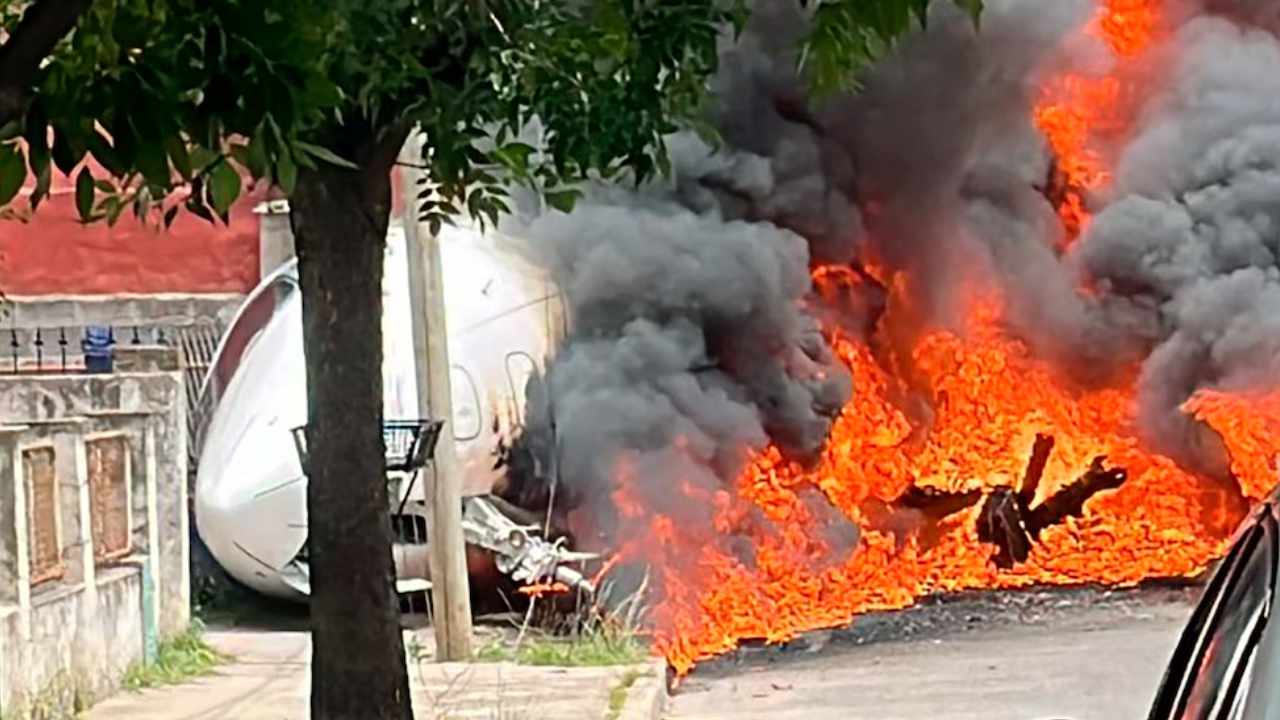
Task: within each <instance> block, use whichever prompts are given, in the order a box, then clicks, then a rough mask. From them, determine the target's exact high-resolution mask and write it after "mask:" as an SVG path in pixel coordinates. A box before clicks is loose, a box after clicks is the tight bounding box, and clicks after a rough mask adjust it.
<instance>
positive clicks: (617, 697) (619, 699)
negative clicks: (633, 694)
mask: <svg viewBox="0 0 1280 720" xmlns="http://www.w3.org/2000/svg"><path fill="white" fill-rule="evenodd" d="M645 675H648V673H646V672H644V671H641V670H628V671H627V674H626V675H623V676H622V681H621V682H619V683H618V684H617V685H615V686H614V688H613V689H612V690H610V691H609V714H608V715H607V716H606V718H607V720H618V717H619V716H621V715H622V708H623V707H624V706H626V704H627V692H628V691H630V690H631V686H632V685H635V684H636V681H637V680H639V679H640V678H642V677H644V676H645Z"/></svg>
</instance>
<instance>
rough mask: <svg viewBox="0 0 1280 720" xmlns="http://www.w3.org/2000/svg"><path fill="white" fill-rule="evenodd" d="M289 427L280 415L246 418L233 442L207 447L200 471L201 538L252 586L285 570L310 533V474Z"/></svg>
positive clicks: (198, 522) (198, 507)
mask: <svg viewBox="0 0 1280 720" xmlns="http://www.w3.org/2000/svg"><path fill="white" fill-rule="evenodd" d="M286 424H287V423H284V422H282V421H281V419H280V418H279V417H278V416H275V415H256V416H253V417H250V418H246V419H245V420H244V422H243V424H242V426H241V427H240V428H238V432H237V433H236V435H235V437H234V440H233V441H232V442H229V443H227V444H226V446H224V447H207V448H206V452H205V453H204V454H203V455H202V458H201V464H200V468H199V474H198V475H197V478H198V479H197V484H196V508H195V510H196V528H197V531H198V532H199V534H200V538H201V539H202V540H203V541H204V543H205V545H206V546H207V547H208V548H209V551H210V552H211V553H212V554H213V556H214V558H215V559H216V560H217V561H218V563H219V564H220V565H222V567H223V568H224V569H226V570H227V571H228V572H229V573H231V575H232V576H233V577H235V578H236V579H237V580H240V581H241V582H244V583H246V584H249V585H251V586H256V585H258V584H259V583H261V582H263V577H262V576H263V575H267V576H273V575H274V574H276V573H278V571H279V569H280V568H281V567H283V566H284V565H285V564H287V563H288V562H289V561H290V560H291V559H293V557H294V556H295V555H296V554H297V552H298V550H299V549H300V548H301V547H302V544H303V543H304V542H305V541H306V537H307V521H306V477H305V476H304V475H303V474H302V468H301V465H300V463H299V461H298V457H297V451H296V450H295V448H294V446H293V440H292V436H291V434H290V432H289V429H288V428H286V427H285V425H286ZM228 435H229V434H227V433H224V434H223V435H222V437H227V436H228Z"/></svg>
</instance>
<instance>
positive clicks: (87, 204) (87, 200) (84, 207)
mask: <svg viewBox="0 0 1280 720" xmlns="http://www.w3.org/2000/svg"><path fill="white" fill-rule="evenodd" d="M76 212H78V213H80V220H81V222H89V219H90V217H91V216H92V215H93V173H91V172H89V168H87V167H86V168H80V174H79V175H77V176H76Z"/></svg>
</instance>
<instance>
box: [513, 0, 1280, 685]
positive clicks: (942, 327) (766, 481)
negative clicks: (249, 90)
mask: <svg viewBox="0 0 1280 720" xmlns="http://www.w3.org/2000/svg"><path fill="white" fill-rule="evenodd" d="M1206 2H1207V0H1206ZM936 5H937V7H936V10H937V13H936V15H937V18H936V21H934V22H930V23H929V28H928V29H927V30H923V31H921V32H919V33H917V34H916V36H914V37H912V38H909V39H907V40H906V41H904V42H903V43H902V46H901V47H900V48H898V49H897V50H895V52H894V53H893V54H892V55H891V56H890V57H888V58H886V59H885V60H884V61H883V62H882V63H881V64H880V66H878V67H877V68H875V69H874V70H873V71H872V72H870V73H869V74H868V76H867V77H866V78H865V79H864V82H863V83H862V91H861V92H860V93H859V94H856V95H849V96H839V97H835V98H829V99H823V100H822V101H821V102H817V101H810V100H808V99H807V98H806V97H805V92H804V83H803V82H802V81H800V80H799V79H798V78H797V77H796V73H795V67H796V63H795V60H796V55H795V52H794V48H795V42H796V41H797V39H799V38H801V37H802V36H803V31H804V23H805V20H804V18H803V16H802V15H801V14H799V13H798V12H797V11H796V10H795V8H796V5H795V4H794V3H790V2H783V1H782V0H778V1H777V2H765V1H763V0H762V1H761V2H759V3H757V12H756V14H755V16H754V18H753V22H754V23H758V24H757V25H755V26H749V27H748V28H747V30H746V32H745V33H744V34H743V35H742V37H741V38H740V39H738V40H737V41H736V42H735V43H726V49H725V54H724V56H723V62H722V71H721V74H720V77H719V78H718V79H717V82H716V84H715V90H716V105H717V115H716V122H717V124H718V126H719V128H720V131H721V133H722V135H723V138H724V145H723V147H721V148H719V149H717V150H714V151H713V150H712V149H711V148H708V147H707V146H706V145H704V144H702V143H701V142H700V141H699V140H698V139H697V138H696V137H694V136H692V135H683V134H682V135H677V136H673V137H672V138H671V140H670V147H671V153H672V158H673V164H674V168H675V174H676V182H675V183H673V184H671V185H669V186H668V185H654V186H647V187H644V188H641V189H639V190H634V189H624V188H617V187H593V188H591V189H590V190H589V192H588V194H587V196H586V197H585V198H584V200H583V202H582V203H581V204H580V205H579V207H578V208H577V209H575V211H574V212H573V213H572V214H570V215H567V216H566V215H562V214H559V213H550V214H547V215H542V216H538V217H532V218H524V220H523V222H526V223H527V224H528V226H527V227H525V228H521V230H522V231H524V232H525V233H526V234H527V235H529V236H530V237H533V238H534V239H535V241H536V242H535V243H534V250H535V251H536V252H538V253H539V256H540V257H541V258H542V260H543V261H544V262H545V263H546V264H547V266H548V267H549V268H550V269H551V270H552V272H553V273H554V275H555V277H556V278H557V280H558V282H559V283H560V284H561V286H562V287H564V288H565V291H566V294H567V297H568V298H569V300H570V303H571V313H572V315H573V318H574V328H573V332H572V334H571V336H570V338H569V339H568V342H567V344H566V347H565V348H564V350H563V351H562V352H561V353H560V354H559V356H558V357H557V358H556V359H555V361H554V362H553V363H552V366H551V367H550V368H549V370H548V373H547V375H546V377H544V378H538V379H537V380H536V382H535V383H534V385H533V386H532V387H531V392H530V395H529V405H528V415H527V418H526V428H525V433H524V436H523V437H522V438H520V440H519V441H518V442H517V443H516V447H515V448H514V449H513V452H512V458H513V463H514V464H513V468H519V470H518V471H513V473H512V477H511V478H510V479H511V484H510V488H509V489H510V491H511V492H512V493H514V494H516V495H520V496H521V497H522V498H523V499H524V500H525V502H524V503H523V504H526V505H529V504H538V503H530V502H529V499H530V498H538V499H539V502H541V503H542V504H544V505H545V504H546V501H547V500H548V499H549V498H550V497H551V496H552V495H554V496H555V497H556V498H557V500H556V501H555V512H556V514H557V515H558V516H559V517H560V522H561V523H562V524H563V525H564V526H566V527H568V528H570V529H571V530H572V532H573V534H574V535H575V537H576V541H577V542H578V544H579V545H580V546H583V547H584V548H585V549H598V550H600V551H602V552H604V553H605V554H607V555H608V556H609V557H610V560H609V563H608V566H607V568H608V572H607V574H606V577H607V578H612V579H613V580H614V581H615V582H616V584H617V585H618V586H619V587H621V588H623V589H625V588H626V587H636V586H638V585H639V584H640V576H641V575H642V574H644V573H646V572H647V574H648V583H647V585H645V587H647V588H648V592H649V601H650V604H651V607H652V610H651V613H650V618H649V619H650V622H651V623H652V630H653V640H654V645H655V648H656V649H657V650H658V651H659V652H661V653H663V654H665V655H666V657H667V658H668V659H669V660H670V662H671V664H672V665H673V666H674V667H675V669H676V670H677V671H678V672H680V673H684V672H687V671H688V670H689V669H690V668H691V667H692V666H693V665H694V663H696V662H697V661H698V660H699V659H701V658H706V657H709V656H713V655H715V654H717V653H721V652H725V651H728V650H730V649H732V648H733V647H735V646H736V644H737V643H739V642H740V641H742V640H744V639H751V638H761V639H764V640H767V641H782V640H786V639H788V638H791V637H793V636H794V635H795V634H796V633H799V632H802V631H805V630H809V629H814V628H819V627H824V626H832V625H838V624H843V623H846V622H848V621H849V620H850V619H851V618H853V617H855V616H857V615H858V614H859V613H865V612H868V611H873V610H880V609H888V608H900V607H903V606H906V605H909V604H911V603H912V602H914V601H916V600H917V599H918V598H920V597H921V596H922V595H924V594H927V593H934V592H949V591H958V590H964V589H972V588H1014V587H1025V586H1029V585H1034V584H1070V583H1105V584H1109V585H1126V584H1132V583H1136V582H1139V581H1141V580H1143V579H1145V578H1151V577H1162V576H1163V577H1168V576H1184V575H1192V574H1195V573H1197V572H1199V571H1200V570H1201V569H1203V568H1204V567H1205V566H1206V565H1207V564H1208V563H1209V562H1210V561H1211V560H1212V559H1213V558H1214V557H1215V556H1216V555H1217V554H1218V553H1220V552H1221V550H1222V548H1223V545H1224V542H1225V538H1226V537H1227V535H1228V534H1229V532H1230V530H1231V529H1232V527H1233V525H1234V524H1235V523H1236V522H1237V521H1238V519H1239V518H1240V516H1241V514H1242V513H1243V512H1244V510H1245V508H1246V507H1247V504H1248V501H1249V500H1250V499H1255V498H1258V497H1260V496H1261V495H1263V494H1265V493H1266V492H1268V491H1269V490H1270V488H1271V487H1272V486H1273V484H1274V478H1273V476H1274V461H1275V457H1276V455H1277V453H1280V392H1278V391H1277V388H1276V387H1275V385H1276V381H1275V378H1277V377H1280V260H1277V258H1280V110H1277V106H1276V105H1275V103H1274V98H1275V97H1280V40H1277V36H1276V35H1275V30H1276V29H1275V28H1271V27H1268V25H1267V23H1273V22H1274V18H1270V19H1268V18H1269V16H1268V14H1267V13H1266V12H1265V11H1261V10H1251V9H1250V8H1251V7H1252V6H1250V5H1248V4H1247V3H1235V2H1232V1H1231V0H1214V1H1213V2H1211V3H1207V4H1205V5H1203V6H1201V5H1199V4H1197V3H1196V2H1190V1H1187V2H1182V1H1180V2H1177V3H1176V4H1175V3H1173V2H1172V0H1170V2H1168V3H1165V2H1162V1H1161V0H1061V1H1059V0H1055V1H1054V2H1052V3H1047V2H1044V1H1043V0H1003V1H1002V2H993V3H989V9H988V12H987V14H986V15H985V16H984V18H983V22H982V28H981V31H975V30H974V28H973V27H972V25H971V24H969V23H968V22H967V21H966V20H965V18H963V17H961V16H960V13H958V12H954V11H953V8H951V6H950V4H949V3H941V4H936ZM516 460H518V462H516ZM553 479H554V483H555V487H556V489H555V492H554V493H552V492H550V491H549V488H550V486H551V484H552V482H553Z"/></svg>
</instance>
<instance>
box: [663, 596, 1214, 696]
mask: <svg viewBox="0 0 1280 720" xmlns="http://www.w3.org/2000/svg"><path fill="white" fill-rule="evenodd" d="M1195 595H1196V590H1195V589H1193V588H1178V587H1154V588H1151V587H1149V588H1145V589H1140V590H1129V591H1115V592H1106V591H1097V590H1082V589H1075V590H1049V591H1043V592H1014V593H1003V592H1001V593H982V594H973V595H962V596H958V597H951V598H946V599H938V600H934V601H931V602H928V603H925V604H923V605H922V606H920V607H917V608H913V609H911V610H907V611H902V612H898V613H887V614H883V615H878V616H874V617H868V618H863V619H861V620H860V621H858V622H855V623H854V624H853V626H851V627H850V628H846V629H841V630H835V631H827V632H822V633H815V634H812V635H809V636H806V637H805V638H802V639H800V640H798V641H796V642H794V643H792V644H790V645H788V646H785V647H782V648H777V647H773V648H762V647H749V648H744V649H743V650H740V651H739V652H737V653H736V654H734V655H732V656H729V657H726V658H722V659H720V660H717V661H714V662H712V663H708V664H706V665H704V666H701V667H699V668H697V669H695V671H694V673H693V674H692V675H691V676H690V677H688V678H686V679H685V680H684V681H683V683H682V684H681V685H680V686H679V688H678V689H677V690H676V693H675V696H674V697H673V698H672V701H671V703H670V705H669V713H668V716H667V717H669V718H671V719H672V720H675V719H679V720H695V719H697V720H702V719H704V718H723V717H734V718H759V719H760V720H766V719H767V720H793V719H794V720H800V719H801V718H806V719H807V718H831V719H832V720H836V719H839V720H862V719H866V720H951V719H955V720H967V719H969V718H972V719H974V720H978V719H981V720H1048V719H1056V718H1066V719H1069V720H1132V719H1133V718H1141V717H1145V715H1146V712H1147V710H1148V707H1149V705H1150V703H1151V699H1152V696H1153V694H1154V692H1155V689H1156V685H1157V684H1158V683H1159V681H1160V678H1161V675H1162V674H1163V672H1164V667H1165V663H1166V662H1167V661H1168V659H1169V656H1170V654H1171V653H1172V651H1173V646H1174V643H1175V642H1176V641H1177V637H1178V633H1179V632H1180V631H1181V629H1182V625H1183V623H1184V622H1185V621H1186V619H1187V617H1188V616H1189V615H1190V612H1191V608H1192V604H1191V603H1192V602H1193V600H1194V598H1195Z"/></svg>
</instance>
